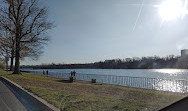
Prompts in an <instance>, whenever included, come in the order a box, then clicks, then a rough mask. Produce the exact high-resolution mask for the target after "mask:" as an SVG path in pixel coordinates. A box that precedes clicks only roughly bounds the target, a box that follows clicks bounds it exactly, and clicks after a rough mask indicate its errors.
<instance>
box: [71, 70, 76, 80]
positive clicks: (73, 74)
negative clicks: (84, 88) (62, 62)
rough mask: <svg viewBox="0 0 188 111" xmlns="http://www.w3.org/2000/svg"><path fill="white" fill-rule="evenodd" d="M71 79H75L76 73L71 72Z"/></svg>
mask: <svg viewBox="0 0 188 111" xmlns="http://www.w3.org/2000/svg"><path fill="white" fill-rule="evenodd" d="M71 77H73V78H74V79H75V78H76V72H75V71H71Z"/></svg>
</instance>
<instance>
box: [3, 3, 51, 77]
mask: <svg viewBox="0 0 188 111" xmlns="http://www.w3.org/2000/svg"><path fill="white" fill-rule="evenodd" d="M47 15H48V14H47V9H46V7H44V6H41V4H40V5H39V2H38V0H3V1H2V3H1V5H0V56H3V57H5V58H6V61H8V59H9V58H10V60H11V62H10V63H11V64H10V70H14V72H13V73H14V74H20V60H22V59H24V58H25V57H31V58H32V59H37V58H38V57H39V56H40V55H41V53H42V51H41V49H42V48H43V46H44V44H46V43H47V41H48V40H49V39H48V36H46V35H47V34H46V31H47V30H49V29H51V28H52V26H53V25H52V23H51V22H49V21H48V20H47ZM14 60H15V62H14ZM14 63H15V67H14V69H13V64H14Z"/></svg>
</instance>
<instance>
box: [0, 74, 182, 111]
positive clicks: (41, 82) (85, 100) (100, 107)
mask: <svg viewBox="0 0 188 111" xmlns="http://www.w3.org/2000/svg"><path fill="white" fill-rule="evenodd" d="M0 76H4V77H6V78H8V79H10V80H12V81H14V82H16V83H17V84H19V85H21V86H22V87H23V88H25V89H27V90H28V91H30V92H32V93H34V94H35V95H37V96H39V97H41V98H43V99H45V100H47V101H48V102H49V103H51V104H53V105H55V106H56V107H58V108H60V109H64V110H65V111H126V110H128V111H135V110H137V109H138V110H139V111H156V110H159V109H160V108H162V107H165V106H167V105H169V104H171V103H173V102H175V101H177V100H179V99H181V98H182V96H177V95H173V94H169V93H161V92H158V91H152V90H143V89H135V88H127V87H123V86H116V85H108V84H103V85H93V84H89V83H82V82H74V83H63V82H58V81H57V80H60V79H59V78H53V77H44V76H39V75H35V74H27V73H22V75H15V74H11V72H5V71H0Z"/></svg>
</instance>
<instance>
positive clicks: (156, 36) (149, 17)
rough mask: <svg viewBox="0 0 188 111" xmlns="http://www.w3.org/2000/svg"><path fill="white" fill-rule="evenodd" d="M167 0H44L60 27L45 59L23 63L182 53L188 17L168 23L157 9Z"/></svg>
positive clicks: (186, 45)
mask: <svg viewBox="0 0 188 111" xmlns="http://www.w3.org/2000/svg"><path fill="white" fill-rule="evenodd" d="M162 1H163V0H144V1H143V0H43V3H44V4H45V5H46V6H47V7H48V9H49V20H51V21H54V24H55V26H56V27H55V28H54V29H52V30H50V31H49V33H48V34H49V35H50V37H51V41H50V42H49V44H48V45H47V46H45V48H44V54H43V55H42V56H41V57H40V59H39V60H38V61H33V60H31V59H25V61H22V62H21V64H31V65H34V64H47V63H52V62H53V63H90V62H96V61H103V60H106V59H116V58H120V59H124V58H127V57H142V56H154V55H158V56H166V55H171V54H174V55H180V50H181V49H184V48H188V31H187V30H188V17H187V16H186V15H185V17H184V18H182V19H174V20H170V21H163V19H162V18H161V17H160V14H159V8H158V7H156V6H158V5H160V4H161V3H162ZM142 3H143V6H142V5H141V4H142Z"/></svg>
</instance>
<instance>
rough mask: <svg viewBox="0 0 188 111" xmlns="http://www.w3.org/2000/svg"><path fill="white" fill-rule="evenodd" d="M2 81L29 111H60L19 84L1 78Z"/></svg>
mask: <svg viewBox="0 0 188 111" xmlns="http://www.w3.org/2000/svg"><path fill="white" fill-rule="evenodd" d="M0 80H1V81H2V82H3V83H4V84H5V85H6V86H7V87H8V88H9V89H10V90H11V91H12V92H13V93H14V95H15V96H16V97H17V98H18V99H19V100H20V101H21V103H22V104H23V105H24V106H25V107H26V109H27V110H28V111H60V110H59V109H58V108H57V107H55V106H53V105H52V104H50V103H48V102H47V101H46V100H44V99H42V98H40V97H38V96H36V95H35V94H33V93H31V92H28V91H27V90H25V89H24V88H23V87H21V86H20V85H18V84H17V83H15V82H13V81H11V80H9V79H7V78H5V77H2V76H0Z"/></svg>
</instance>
